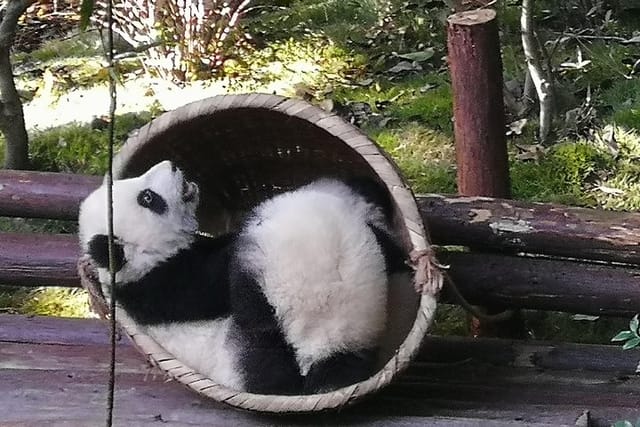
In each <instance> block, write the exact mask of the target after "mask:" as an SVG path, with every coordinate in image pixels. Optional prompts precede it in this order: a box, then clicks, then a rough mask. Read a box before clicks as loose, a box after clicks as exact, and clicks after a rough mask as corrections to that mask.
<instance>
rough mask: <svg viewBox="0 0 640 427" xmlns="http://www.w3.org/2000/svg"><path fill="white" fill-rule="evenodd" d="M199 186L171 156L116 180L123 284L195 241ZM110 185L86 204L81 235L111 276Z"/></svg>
mask: <svg viewBox="0 0 640 427" xmlns="http://www.w3.org/2000/svg"><path fill="white" fill-rule="evenodd" d="M198 201H199V191H198V186H197V185H196V184H195V183H192V182H189V181H187V180H185V178H184V175H183V173H182V171H181V170H180V169H178V168H176V167H175V165H174V164H173V163H171V162H170V161H163V162H161V163H158V164H157V165H155V166H153V167H152V168H151V169H149V170H148V171H147V172H145V173H144V174H143V175H141V176H139V177H136V178H129V179H123V180H117V181H114V183H113V234H114V238H115V251H114V254H115V267H116V271H117V274H116V281H117V283H118V284H125V283H132V282H135V281H137V280H139V279H141V278H142V277H143V276H144V275H145V274H147V273H148V272H149V271H150V270H151V269H152V268H153V267H155V266H157V265H158V264H160V263H162V262H163V261H165V260H167V259H168V258H170V257H172V256H173V255H175V254H176V253H177V252H178V251H180V250H181V249H184V248H187V247H189V246H190V245H191V243H192V242H193V239H194V233H195V232H196V231H197V228H198V223H197V219H196V208H197V206H198ZM107 206H108V205H107V185H106V183H105V184H103V185H101V186H100V188H98V189H97V190H95V191H94V192H93V193H91V194H90V195H89V196H88V197H87V198H86V199H85V200H84V201H83V202H82V204H81V206H80V216H79V218H78V223H79V235H80V244H81V247H82V251H83V253H84V254H88V255H89V256H90V257H91V259H92V261H93V263H94V264H95V265H96V267H97V268H98V273H99V276H100V282H101V283H105V282H106V281H107V280H108V268H109V255H108V254H109V252H108V237H107V235H108V213H107V212H108V209H107Z"/></svg>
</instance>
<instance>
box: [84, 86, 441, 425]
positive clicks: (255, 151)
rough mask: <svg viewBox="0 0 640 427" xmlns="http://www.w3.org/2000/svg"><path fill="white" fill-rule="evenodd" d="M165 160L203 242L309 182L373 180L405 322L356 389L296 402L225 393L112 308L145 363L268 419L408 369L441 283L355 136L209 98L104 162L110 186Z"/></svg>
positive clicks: (269, 104)
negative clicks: (179, 173) (185, 189)
mask: <svg viewBox="0 0 640 427" xmlns="http://www.w3.org/2000/svg"><path fill="white" fill-rule="evenodd" d="M166 159H170V160H172V161H173V162H175V163H176V164H177V166H178V167H180V168H181V169H182V170H184V171H185V175H186V176H187V177H188V178H189V179H190V180H194V181H196V182H197V183H198V184H199V186H200V197H201V202H200V207H199V209H198V220H199V224H200V229H201V230H202V231H203V232H206V233H209V234H213V235H218V234H222V233H224V232H227V231H229V230H232V229H234V227H236V226H237V225H238V224H239V222H240V220H241V219H242V216H243V214H244V213H246V212H247V210H249V209H250V208H251V207H253V206H255V205H256V204H257V203H259V202H261V201H262V200H264V199H266V198H268V197H270V196H272V195H274V194H277V193H279V192H282V191H286V190H288V189H292V188H296V187H298V186H300V185H304V184H306V183H308V182H310V181H312V180H313V179H315V178H319V177H325V176H331V177H347V176H349V177H358V176H359V177H362V176H367V177H371V178H374V179H375V180H377V181H378V182H379V183H380V186H381V188H382V189H384V188H386V189H387V190H388V191H389V193H390V194H391V196H392V198H393V201H394V204H395V214H394V226H395V228H396V231H397V232H398V234H399V235H400V236H401V237H402V243H403V245H404V249H406V251H407V254H411V262H412V263H413V267H414V269H415V277H409V280H408V281H407V283H404V284H402V285H403V286H404V288H403V289H401V292H399V293H398V294H397V295H396V296H395V297H392V295H390V296H389V298H390V301H391V302H390V305H389V310H390V313H389V315H390V318H391V317H395V318H397V319H402V318H403V317H404V318H405V320H404V323H405V324H404V325H401V323H402V321H398V322H397V323H398V324H399V325H400V326H399V327H394V328H390V329H394V330H393V331H390V332H389V335H390V336H389V337H386V339H385V345H387V346H391V347H390V348H388V349H387V351H386V354H387V355H388V356H387V357H386V358H385V359H382V363H381V364H380V369H379V371H378V372H377V373H376V374H375V375H373V376H372V377H370V378H368V379H366V380H364V381H361V382H359V383H356V384H352V385H349V386H346V387H343V388H340V389H338V390H334V391H331V392H327V393H322V394H314V395H296V396H290V395H286V396H285V395H261V394H254V393H247V392H242V391H238V390H232V389H230V388H228V387H225V386H223V385H221V384H217V383H215V382H214V381H212V380H211V379H209V378H206V377H204V376H203V375H200V374H199V373H197V372H195V371H194V370H193V369H191V368H190V367H188V366H186V365H185V364H183V363H181V362H180V361H179V360H177V359H176V358H175V357H174V356H173V355H172V354H170V353H168V352H167V351H166V350H165V349H164V348H162V347H161V346H160V345H159V344H158V343H157V342H156V341H154V340H153V339H152V338H151V337H149V336H148V335H145V334H144V333H143V332H142V331H140V330H139V328H138V327H137V326H136V324H135V323H134V322H133V321H132V320H131V319H130V318H129V317H128V316H127V315H126V313H125V312H124V311H122V310H118V312H117V315H116V318H117V321H118V323H119V324H120V326H121V327H122V329H123V330H124V332H125V333H126V334H127V335H129V337H130V338H131V340H132V341H133V343H134V345H135V347H137V348H138V350H139V351H141V352H142V353H143V354H144V355H145V356H146V358H147V359H148V360H149V361H150V362H151V363H152V364H153V365H155V366H157V367H158V368H160V369H161V370H162V371H164V372H165V373H166V374H167V375H168V376H169V377H171V378H173V379H174V380H176V381H178V382H180V383H183V384H184V385H186V386H187V387H189V388H191V389H193V390H195V391H196V392H198V393H200V394H201V395H204V396H206V397H209V398H212V399H215V400H217V401H220V402H224V403H226V404H229V405H232V406H235V407H238V408H242V409H247V410H253V411H261V412H270V413H293V412H312V411H321V410H327V409H333V408H339V407H342V406H344V405H347V404H351V403H353V402H355V401H357V400H359V399H360V398H363V397H365V396H367V395H369V394H371V393H373V392H375V391H377V390H379V389H381V388H382V387H384V386H385V385H387V384H389V383H390V382H391V381H392V379H393V378H394V377H395V376H396V375H397V374H398V373H399V372H401V371H402V370H403V369H404V368H405V367H407V366H408V364H409V362H410V360H411V359H412V357H413V356H414V355H415V354H416V352H417V351H418V349H419V347H420V344H421V342H422V339H423V337H424V335H425V333H426V332H427V330H428V328H429V326H430V324H431V322H432V319H433V316H434V312H435V308H436V293H437V291H438V290H439V289H440V287H441V286H442V275H441V273H440V271H439V269H438V268H437V263H436V262H435V259H434V258H433V256H432V253H431V251H430V244H429V240H428V237H427V234H426V231H425V228H424V226H423V223H422V219H421V217H420V214H419V212H418V208H417V205H416V203H415V199H414V197H413V194H412V192H411V190H410V189H409V187H408V186H407V184H406V183H405V182H404V180H403V179H402V177H401V175H400V173H399V172H398V169H397V168H396V167H395V166H394V164H393V163H392V161H391V160H390V159H389V158H388V157H387V156H386V155H385V153H384V152H383V151H382V150H381V149H380V148H379V147H378V146H376V145H375V144H374V143H373V142H372V141H371V140H369V139H368V138H367V137H366V136H365V135H363V134H362V133H361V132H360V131H359V130H358V129H357V128H355V127H354V126H352V125H351V124H349V123H347V122H345V121H344V120H343V119H342V118H340V117H338V116H336V115H333V114H329V113H327V112H325V111H323V110H321V109H319V108H317V107H315V106H313V105H311V104H309V103H307V102H304V101H301V100H295V99H288V98H283V97H280V96H275V95H268V94H247V95H225V96H216V97H212V98H208V99H205V100H202V101H198V102H194V103H191V104H188V105H185V106H183V107H180V108H178V109H176V110H173V111H171V112H167V113H165V114H163V115H161V116H159V117H158V118H156V119H155V120H153V121H152V122H151V123H149V124H148V125H146V126H144V127H143V128H141V129H140V130H139V131H138V132H137V134H135V135H133V136H131V137H130V138H129V139H128V141H127V142H126V143H125V144H124V145H123V147H122V148H121V150H120V151H119V153H118V154H117V155H116V157H115V159H114V178H115V179H122V178H128V177H133V176H137V175H140V174H142V173H144V172H145V171H146V170H147V169H148V168H149V167H151V166H152V165H154V164H155V163H157V162H160V161H162V160H166ZM79 266H80V276H81V278H82V282H83V285H84V286H85V288H87V289H89V290H90V296H91V299H92V301H91V302H92V305H93V306H94V307H98V311H103V310H104V309H105V307H106V305H105V303H104V300H103V299H102V297H101V295H100V293H99V292H95V290H96V288H97V286H98V285H97V284H96V282H95V275H94V274H92V272H91V271H90V270H89V269H90V267H89V264H87V262H86V258H85V260H84V261H83V260H81V261H80V263H79ZM98 289H99V288H98ZM100 307H102V309H100ZM394 313H395V314H396V315H395V316H394ZM407 313H408V317H407ZM101 314H103V315H104V314H105V312H104V311H103V313H101ZM407 320H408V321H407Z"/></svg>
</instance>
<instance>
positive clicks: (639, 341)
mask: <svg viewBox="0 0 640 427" xmlns="http://www.w3.org/2000/svg"><path fill="white" fill-rule="evenodd" d="M639 345H640V338H631V339H630V340H629V341H627V342H626V343H624V345H623V346H622V349H623V350H630V349H632V348H636V347H638V346H639Z"/></svg>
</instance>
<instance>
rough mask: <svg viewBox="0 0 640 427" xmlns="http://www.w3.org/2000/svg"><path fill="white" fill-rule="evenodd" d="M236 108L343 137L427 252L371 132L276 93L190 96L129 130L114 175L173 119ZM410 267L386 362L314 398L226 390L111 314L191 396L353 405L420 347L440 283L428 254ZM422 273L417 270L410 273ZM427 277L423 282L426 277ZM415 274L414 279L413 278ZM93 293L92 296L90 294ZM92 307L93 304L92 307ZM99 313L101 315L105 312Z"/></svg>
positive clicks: (262, 405) (251, 406)
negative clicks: (413, 301) (413, 289)
mask: <svg viewBox="0 0 640 427" xmlns="http://www.w3.org/2000/svg"><path fill="white" fill-rule="evenodd" d="M237 108H243V109H244V108H251V109H263V110H264V109H266V110H272V111H276V112H279V113H282V114H284V115H285V116H292V117H297V118H300V119H303V120H306V121H307V122H309V123H311V124H313V125H315V126H317V127H319V128H321V129H323V130H324V131H326V132H328V133H329V134H331V135H333V136H334V137H336V138H339V139H340V140H342V141H343V142H344V143H345V144H347V145H348V146H350V147H351V148H352V149H353V150H355V151H356V152H357V153H358V154H359V155H361V156H362V157H363V158H364V159H365V160H366V162H367V163H368V164H369V166H370V167H371V168H372V169H373V171H374V172H375V173H376V175H378V177H379V178H380V179H381V181H382V182H384V183H385V185H386V186H387V188H388V190H389V192H390V194H391V196H392V197H393V199H394V201H395V202H396V205H397V207H398V209H399V211H400V213H401V217H402V220H403V224H404V227H405V228H406V231H407V234H408V237H409V240H410V244H411V246H412V247H413V250H414V251H415V252H416V253H425V252H429V251H430V243H429V239H428V236H427V232H426V229H425V227H424V224H423V222H422V218H421V216H420V214H419V211H418V207H417V203H416V200H415V197H414V195H413V193H412V191H411V189H410V188H409V186H408V185H407V184H406V183H405V181H404V179H403V177H402V175H401V173H400V172H399V169H398V168H397V166H396V165H395V163H393V161H392V160H391V159H390V158H389V157H388V155H387V154H386V153H385V152H384V151H383V150H382V149H381V148H380V147H378V146H377V144H375V143H374V142H373V141H372V140H371V139H369V137H367V136H366V135H365V134H364V133H362V132H361V131H360V130H359V129H358V128H356V127H355V126H354V125H352V124H350V123H348V122H346V121H345V120H344V119H343V118H341V117H339V116H338V115H336V114H332V113H328V112H326V111H324V110H322V109H320V108H319V107H316V106H314V105H312V104H310V103H308V102H306V101H303V100H299V99H293V98H287V97H283V96H279V95H272V94H264V93H250V94H239V95H218V96H213V97H210V98H205V99H202V100H200V101H195V102H192V103H189V104H186V105H184V106H182V107H178V108H176V109H174V110H171V111H168V112H165V113H163V114H161V115H160V116H158V117H157V118H155V119H154V120H153V121H151V122H150V123H148V124H147V125H145V126H143V127H142V128H140V129H139V130H138V132H137V133H135V134H133V135H131V136H130V137H129V138H128V139H127V141H126V142H125V144H124V145H123V146H122V148H121V149H120V151H119V152H118V154H117V155H116V156H115V158H114V168H113V170H114V179H118V178H119V177H122V176H123V174H124V171H125V168H126V166H127V161H128V159H130V158H132V157H133V155H134V154H135V153H136V152H137V151H138V150H139V149H140V148H141V147H142V146H144V145H145V143H146V142H147V141H149V140H151V139H152V138H154V137H155V136H157V135H161V134H162V133H164V132H166V131H167V130H168V129H170V128H171V127H172V126H174V125H175V124H176V123H180V122H182V121H185V120H190V119H195V118H197V117H200V116H203V115H214V114H215V113H216V111H223V110H228V109H237ZM419 264H420V265H419ZM413 267H414V268H420V267H424V268H427V269H428V270H429V272H428V273H427V274H426V276H425V275H424V274H423V276H424V277H422V279H423V280H422V283H421V289H422V292H421V295H420V299H419V305H418V308H417V312H416V317H415V320H414V322H413V325H412V327H411V330H410V331H409V333H408V334H407V336H406V337H405V339H404V340H403V342H402V343H401V344H400V346H399V347H398V348H397V349H396V350H395V353H394V355H393V356H392V357H391V358H390V359H389V360H388V361H387V363H386V364H385V365H384V366H383V367H382V368H381V369H380V370H378V371H377V372H376V373H375V374H374V375H373V376H371V377H370V378H368V379H366V380H363V381H360V382H358V383H355V384H351V385H348V386H346V387H342V388H340V389H336V390H333V391H330V392H326V393H320V394H312V395H268V394H257V393H248V392H244V391H238V390H234V389H231V388H228V387H226V386H224V385H221V384H218V383H216V382H215V381H213V380H211V379H210V378H207V377H205V376H203V375H201V374H199V373H197V372H195V371H194V370H193V369H191V368H190V367H188V366H186V365H185V364H184V363H182V362H180V361H179V360H177V359H176V358H175V357H174V356H173V355H172V354H171V353H169V352H168V351H166V350H165V349H164V348H163V347H162V346H161V345H160V344H159V343H157V342H156V341H155V340H154V339H153V338H151V337H150V336H148V335H146V334H145V333H144V332H142V331H141V330H140V329H139V328H138V327H137V325H136V324H135V322H134V321H133V320H132V319H131V318H130V317H129V316H128V315H127V314H126V312H125V311H124V310H122V309H121V308H120V307H118V311H117V314H116V319H117V321H118V323H120V325H121V326H122V328H123V329H124V331H125V333H126V334H127V335H128V336H129V337H130V338H131V340H132V341H133V343H134V345H135V347H137V348H138V350H139V351H141V352H143V353H144V354H145V356H146V357H147V359H148V360H149V361H150V362H151V363H153V364H154V365H156V366H157V367H159V368H160V369H161V370H163V371H164V372H166V373H167V374H168V375H169V376H170V377H171V378H173V379H174V380H176V381H178V382H180V383H182V384H184V385H186V386H187V387H189V388H190V389H192V390H194V391H196V392H197V393H199V394H201V395H203V396H206V397H209V398H212V399H214V400H216V401H219V402H223V403H226V404H229V405H231V406H234V407H237V408H241V409H246V410H252V411H259V412H265V413H301V412H315V411H321V410H328V409H334V408H339V407H342V406H344V405H347V404H351V403H353V402H355V401H356V400H359V399H361V398H363V397H365V396H367V395H369V394H371V393H372V392H374V391H377V390H379V389H381V388H382V387H384V386H386V385H387V384H389V383H390V382H391V381H392V379H393V378H394V377H395V375H396V374H398V373H399V372H401V371H402V370H404V368H406V367H407V366H408V364H409V362H410V361H411V359H412V358H413V356H414V355H415V354H416V353H417V351H418V350H419V348H420V346H421V344H422V341H423V338H424V336H425V334H426V333H427V331H428V329H429V327H430V326H431V323H432V321H433V317H434V314H435V308H436V292H437V290H438V289H439V288H440V286H441V282H442V276H441V273H440V271H439V269H438V265H437V263H436V262H435V260H434V258H433V257H432V255H431V256H429V257H428V258H427V259H426V264H425V262H424V261H423V262H421V263H418V262H414V265H413ZM83 268H86V266H80V263H79V269H80V270H81V271H80V277H81V279H82V282H83V286H85V288H88V287H91V284H90V283H88V281H90V280H91V275H89V274H87V272H86V271H82V269H83ZM419 273H421V272H420V271H416V276H417V275H418V274H419ZM425 279H426V280H425ZM417 280H418V279H417V277H414V281H417ZM90 297H91V298H97V296H96V295H95V294H92V295H90ZM96 306H99V304H97V305H96ZM103 314H104V313H103Z"/></svg>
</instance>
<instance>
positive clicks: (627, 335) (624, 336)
mask: <svg viewBox="0 0 640 427" xmlns="http://www.w3.org/2000/svg"><path fill="white" fill-rule="evenodd" d="M633 337H634V335H633V332H631V331H622V332H619V333H618V335H616V336H615V337H613V338H611V341H614V342H615V341H626V340H629V339H631V338H633Z"/></svg>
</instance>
